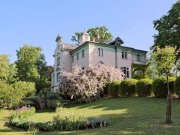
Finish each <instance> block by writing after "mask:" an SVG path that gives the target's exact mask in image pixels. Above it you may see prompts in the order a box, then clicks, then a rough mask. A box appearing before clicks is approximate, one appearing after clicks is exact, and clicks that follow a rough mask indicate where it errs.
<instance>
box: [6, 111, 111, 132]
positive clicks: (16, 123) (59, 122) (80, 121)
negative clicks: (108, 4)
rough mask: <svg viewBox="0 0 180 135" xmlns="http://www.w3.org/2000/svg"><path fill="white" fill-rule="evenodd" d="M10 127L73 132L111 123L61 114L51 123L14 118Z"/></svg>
mask: <svg viewBox="0 0 180 135" xmlns="http://www.w3.org/2000/svg"><path fill="white" fill-rule="evenodd" d="M23 115H24V114H23ZM7 125H8V126H9V127H16V128H20V129H24V130H31V129H37V130H38V131H54V130H60V131H63V130H64V131H72V130H83V129H90V128H98V127H105V126H109V122H108V121H106V120H104V119H96V118H91V119H86V118H85V117H84V116H78V117H75V115H74V114H64V113H60V114H57V115H56V116H54V117H53V120H52V121H49V122H44V123H43V122H37V123H34V122H29V121H27V120H26V119H23V118H22V117H21V116H20V117H19V116H16V117H14V116H12V117H11V118H10V119H9V122H7Z"/></svg>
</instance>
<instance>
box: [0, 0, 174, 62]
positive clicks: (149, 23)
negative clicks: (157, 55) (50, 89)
mask: <svg viewBox="0 0 180 135" xmlns="http://www.w3.org/2000/svg"><path fill="white" fill-rule="evenodd" d="M175 2H176V0H16V1H14V0H1V1H0V54H8V55H9V56H10V60H11V62H13V61H15V60H16V50H18V49H19V48H20V47H21V46H23V45H24V44H29V45H34V46H40V47H41V48H43V53H44V54H45V57H46V60H47V62H48V65H53V62H54V60H53V57H52V55H53V52H54V49H55V47H56V42H55V39H56V36H57V34H58V33H59V34H60V35H61V36H62V38H63V41H64V42H66V43H72V42H71V36H72V35H73V34H74V33H75V32H77V31H84V30H87V29H88V28H90V27H94V26H106V27H108V29H109V31H110V32H111V33H112V34H113V36H114V37H117V36H119V37H120V38H121V39H122V40H123V41H124V45H125V46H129V47H134V48H137V49H143V50H149V47H150V46H151V45H152V44H153V35H154V34H155V33H156V31H155V30H154V29H153V20H155V19H158V18H160V17H161V16H162V15H164V14H166V13H167V11H168V10H169V9H170V8H171V6H172V4H174V3H175Z"/></svg>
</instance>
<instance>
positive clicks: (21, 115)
mask: <svg viewBox="0 0 180 135" xmlns="http://www.w3.org/2000/svg"><path fill="white" fill-rule="evenodd" d="M35 112H36V109H35V108H34V107H28V106H22V107H21V108H18V109H16V110H15V111H14V112H13V113H12V114H11V117H10V119H27V118H28V117H30V116H32V115H34V114H35Z"/></svg>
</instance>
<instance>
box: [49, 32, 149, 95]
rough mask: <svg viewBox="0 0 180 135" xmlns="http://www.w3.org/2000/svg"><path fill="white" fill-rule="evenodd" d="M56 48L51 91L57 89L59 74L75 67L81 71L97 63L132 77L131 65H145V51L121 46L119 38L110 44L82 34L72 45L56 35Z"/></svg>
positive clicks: (121, 42)
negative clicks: (94, 40) (110, 66)
mask: <svg viewBox="0 0 180 135" xmlns="http://www.w3.org/2000/svg"><path fill="white" fill-rule="evenodd" d="M56 42H57V47H56V49H55V52H54V55H53V56H54V72H53V73H52V82H51V90H52V91H53V92H56V91H57V90H58V89H59V82H60V81H61V80H60V74H61V73H62V71H66V72H71V71H72V67H73V66H75V65H78V66H80V67H81V68H82V69H86V68H88V67H91V66H94V65H96V64H98V63H101V64H106V65H112V66H114V67H115V68H118V69H119V70H122V72H123V73H124V74H125V75H126V77H127V78H131V77H132V65H133V64H136V65H146V54H147V51H144V50H138V49H135V48H131V47H127V46H122V44H123V43H124V42H123V41H122V40H121V39H120V38H119V37H117V38H116V39H115V40H114V41H112V42H110V43H107V44H105V43H98V42H93V41H90V36H89V34H88V33H86V32H84V33H83V35H82V36H81V38H80V40H79V44H78V45H77V44H76V45H72V44H66V43H63V42H62V39H61V37H60V36H59V35H58V36H57V38H56Z"/></svg>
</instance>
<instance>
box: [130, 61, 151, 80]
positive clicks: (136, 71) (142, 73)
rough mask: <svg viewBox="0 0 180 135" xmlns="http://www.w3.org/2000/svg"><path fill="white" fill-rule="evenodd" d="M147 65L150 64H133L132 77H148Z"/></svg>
mask: <svg viewBox="0 0 180 135" xmlns="http://www.w3.org/2000/svg"><path fill="white" fill-rule="evenodd" d="M147 67H148V64H147V65H146V64H135V63H133V64H132V78H134V79H143V78H146V77H147V73H146V71H147Z"/></svg>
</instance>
